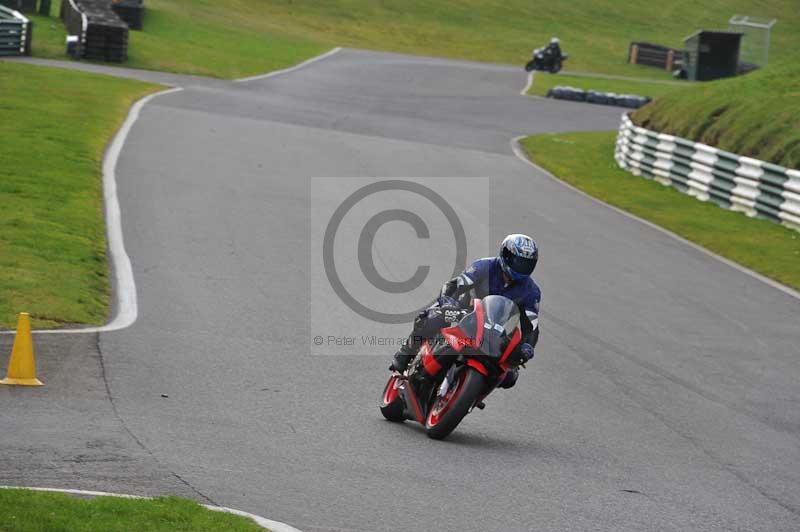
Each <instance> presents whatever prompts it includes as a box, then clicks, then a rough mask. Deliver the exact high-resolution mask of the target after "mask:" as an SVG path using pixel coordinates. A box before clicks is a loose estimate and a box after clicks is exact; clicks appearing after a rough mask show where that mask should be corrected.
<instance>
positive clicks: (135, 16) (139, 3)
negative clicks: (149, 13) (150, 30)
mask: <svg viewBox="0 0 800 532" xmlns="http://www.w3.org/2000/svg"><path fill="white" fill-rule="evenodd" d="M111 9H113V10H114V13H116V14H117V15H118V16H119V18H121V19H122V20H123V21H124V22H125V23H126V24H127V25H128V27H129V28H130V29H132V30H140V29H142V23H143V21H144V0H111Z"/></svg>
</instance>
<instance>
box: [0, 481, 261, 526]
mask: <svg viewBox="0 0 800 532" xmlns="http://www.w3.org/2000/svg"><path fill="white" fill-rule="evenodd" d="M0 515H2V516H3V517H2V523H0V530H3V531H4V532H49V531H53V530H60V531H64V532H80V531H86V532H88V531H93V530H103V531H104V532H117V531H118V532H128V531H131V530H148V531H153V532H159V531H163V532H176V531H193V532H194V531H197V532H201V531H208V532H216V531H219V530H226V531H228V530H229V531H231V532H256V531H259V532H263V530H264V529H263V528H261V527H260V526H258V525H257V524H256V523H254V522H253V521H252V520H250V519H248V518H246V517H240V516H237V515H231V514H227V513H222V512H214V511H211V510H208V509H206V508H203V507H202V506H200V505H199V504H197V503H196V502H193V501H190V500H187V499H181V498H178V497H159V498H156V499H123V498H120V497H96V498H92V499H83V498H77V497H74V496H72V495H67V494H63V493H49V492H38V491H32V490H25V489H0Z"/></svg>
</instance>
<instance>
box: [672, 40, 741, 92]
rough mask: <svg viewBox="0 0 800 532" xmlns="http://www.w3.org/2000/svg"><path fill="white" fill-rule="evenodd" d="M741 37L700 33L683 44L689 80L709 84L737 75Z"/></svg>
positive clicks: (685, 66)
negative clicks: (709, 81)
mask: <svg viewBox="0 0 800 532" xmlns="http://www.w3.org/2000/svg"><path fill="white" fill-rule="evenodd" d="M741 42H742V34H741V33H736V32H730V31H708V30H700V31H698V32H696V33H693V34H691V35H689V36H688V37H686V38H685V39H684V40H683V44H684V48H685V52H684V59H683V61H684V68H685V69H686V76H687V77H688V78H689V79H690V80H694V81H708V80H712V79H718V78H727V77H731V76H735V75H736V70H737V67H738V65H739V47H740V46H741Z"/></svg>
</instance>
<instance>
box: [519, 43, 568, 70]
mask: <svg viewBox="0 0 800 532" xmlns="http://www.w3.org/2000/svg"><path fill="white" fill-rule="evenodd" d="M568 57H569V55H568V54H560V55H559V57H555V56H554V55H553V54H550V53H547V49H546V48H537V49H535V50H534V51H533V59H531V60H530V61H528V63H527V64H526V65H525V71H526V72H530V71H531V70H541V71H543V72H550V73H551V74H555V73H556V72H558V71H559V70H561V65H562V63H563V62H564V61H566V60H567V58H568Z"/></svg>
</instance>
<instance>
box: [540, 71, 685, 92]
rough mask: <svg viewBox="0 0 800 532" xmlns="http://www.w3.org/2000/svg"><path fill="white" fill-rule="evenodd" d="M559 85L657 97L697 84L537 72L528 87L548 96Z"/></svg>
mask: <svg viewBox="0 0 800 532" xmlns="http://www.w3.org/2000/svg"><path fill="white" fill-rule="evenodd" d="M558 85H561V86H569V87H575V88H576V89H584V90H595V91H603V92H616V93H617V94H637V95H639V96H649V97H650V98H657V97H660V96H664V95H666V94H669V93H671V92H673V91H675V90H677V89H680V88H682V87H687V86H694V85H695V84H689V83H688V82H680V81H659V80H645V79H642V80H635V79H614V78H609V77H604V76H573V75H569V74H548V73H544V72H537V73H536V74H534V76H533V85H531V88H530V89H528V94H533V95H536V96H546V95H547V91H548V90H550V89H552V88H553V87H556V86H558Z"/></svg>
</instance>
